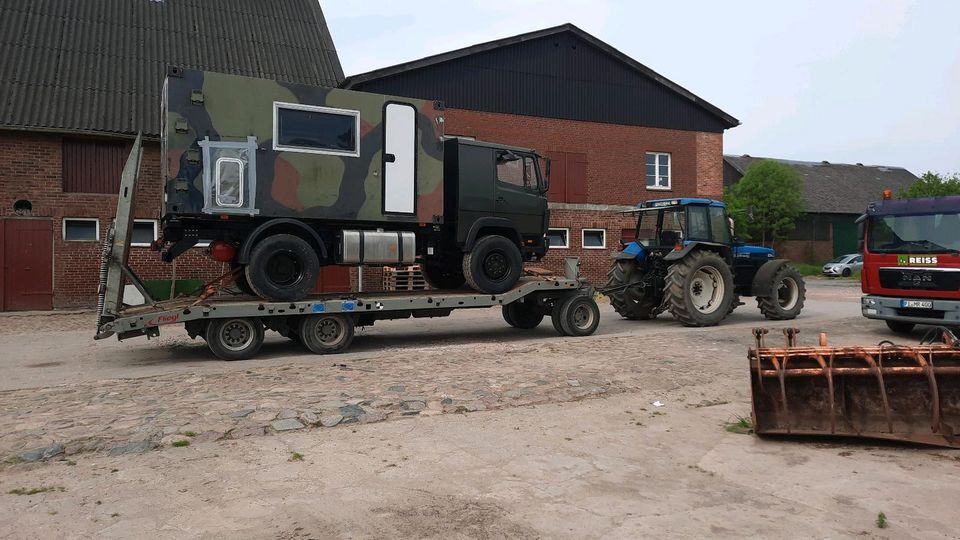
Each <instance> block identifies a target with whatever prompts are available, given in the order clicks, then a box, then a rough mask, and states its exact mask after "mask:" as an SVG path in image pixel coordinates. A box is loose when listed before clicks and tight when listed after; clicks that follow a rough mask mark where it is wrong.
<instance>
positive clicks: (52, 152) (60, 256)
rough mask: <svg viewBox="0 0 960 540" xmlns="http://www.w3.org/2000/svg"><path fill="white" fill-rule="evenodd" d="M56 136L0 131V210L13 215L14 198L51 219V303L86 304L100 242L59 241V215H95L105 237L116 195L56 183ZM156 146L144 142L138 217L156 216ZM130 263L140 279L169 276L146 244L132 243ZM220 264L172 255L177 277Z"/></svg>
mask: <svg viewBox="0 0 960 540" xmlns="http://www.w3.org/2000/svg"><path fill="white" fill-rule="evenodd" d="M61 149H62V138H61V137H60V136H58V135H48V134H41V133H31V132H25V131H0V215H2V216H3V217H11V216H14V211H13V205H14V202H16V201H17V200H20V199H25V200H28V201H30V203H31V204H32V205H33V209H32V213H31V215H32V216H33V217H48V218H51V219H52V220H53V230H54V234H53V237H54V240H53V261H54V272H53V281H54V283H53V291H54V297H53V305H54V307H55V308H71V307H89V306H92V305H94V304H95V303H96V293H97V280H98V276H99V264H100V263H99V261H100V249H101V245H100V242H67V241H64V240H63V235H62V230H63V229H62V221H63V218H65V217H67V218H97V219H98V221H99V227H100V239H101V240H102V239H103V238H105V237H106V234H107V230H108V228H109V226H110V221H111V220H112V219H113V216H114V214H115V213H116V209H117V196H116V195H109V194H98V193H65V192H64V191H63V187H62V184H63V182H62V175H63V172H62V167H63V165H62V161H61ZM161 194H162V189H161V180H160V147H159V144H157V143H145V144H144V154H143V160H142V162H141V169H140V180H139V184H138V185H137V206H136V211H135V217H136V218H138V219H158V218H159V217H160V206H161V202H162V198H161V197H162V196H161ZM130 260H131V266H132V267H133V269H134V271H135V272H137V274H138V275H140V277H142V278H143V279H170V278H171V277H172V272H173V268H172V267H171V265H169V264H165V263H163V262H161V261H160V255H159V253H157V252H154V251H151V250H149V249H148V248H132V253H131V257H130ZM220 269H221V265H220V263H217V262H215V261H213V260H212V259H209V258H208V257H206V256H205V255H204V253H203V249H201V248H195V249H193V250H191V252H190V253H188V254H185V255H184V256H182V257H180V258H179V259H177V269H176V270H177V277H178V279H212V278H214V277H216V276H217V275H219V273H220Z"/></svg>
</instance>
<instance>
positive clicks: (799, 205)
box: [724, 159, 803, 244]
mask: <svg viewBox="0 0 960 540" xmlns="http://www.w3.org/2000/svg"><path fill="white" fill-rule="evenodd" d="M802 192H803V178H802V177H801V176H800V173H798V172H797V171H795V170H793V168H792V167H790V166H788V165H784V164H782V163H778V162H776V161H771V160H767V159H765V160H761V161H757V162H755V163H754V164H753V165H751V166H750V168H749V169H747V173H746V174H745V175H743V178H741V179H740V181H739V182H737V183H736V184H734V185H733V186H731V187H730V188H727V190H726V193H725V195H724V201H725V202H726V203H727V208H728V212H729V214H730V216H731V217H733V219H734V221H735V223H736V230H737V235H738V236H740V237H742V238H744V239H745V240H753V241H757V240H759V241H760V243H761V244H766V243H767V241H768V240H783V239H784V238H786V237H787V235H788V234H790V232H791V231H793V229H794V227H795V226H796V220H797V217H799V216H800V213H801V212H803V198H802Z"/></svg>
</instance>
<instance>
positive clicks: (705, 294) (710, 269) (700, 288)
mask: <svg viewBox="0 0 960 540" xmlns="http://www.w3.org/2000/svg"><path fill="white" fill-rule="evenodd" d="M664 294H665V295H666V296H667V298H668V306H669V309H670V313H672V314H673V317H674V318H675V319H677V320H678V321H680V324H682V325H684V326H715V325H717V324H719V323H720V321H722V320H723V319H724V318H726V316H727V315H729V314H730V302H732V301H733V274H732V273H731V272H730V267H729V266H728V265H727V262H726V261H724V260H723V259H722V258H721V257H720V256H719V255H717V254H716V253H714V252H712V251H706V250H699V251H694V252H692V253H690V254H688V255H687V256H686V257H684V258H683V259H680V260H679V261H676V262H674V263H673V264H672V265H670V270H669V271H668V272H667V285H666V287H665V288H664Z"/></svg>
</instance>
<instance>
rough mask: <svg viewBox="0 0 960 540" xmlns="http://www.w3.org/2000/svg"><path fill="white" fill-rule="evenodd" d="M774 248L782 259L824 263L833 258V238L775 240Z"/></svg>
mask: <svg viewBox="0 0 960 540" xmlns="http://www.w3.org/2000/svg"><path fill="white" fill-rule="evenodd" d="M773 249H774V250H776V252H777V257H778V258H780V259H789V260H791V261H796V262H804V263H810V264H823V263H825V262H827V261H829V260H831V259H833V240H785V241H782V242H774V244H773Z"/></svg>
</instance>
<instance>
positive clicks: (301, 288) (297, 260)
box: [245, 234, 320, 302]
mask: <svg viewBox="0 0 960 540" xmlns="http://www.w3.org/2000/svg"><path fill="white" fill-rule="evenodd" d="M245 272H246V276H247V283H248V284H249V286H250V288H251V289H253V292H255V293H257V296H259V297H261V298H265V299H267V300H276V301H280V302H294V301H296V300H300V299H302V298H304V297H305V296H307V295H308V294H310V291H311V290H313V288H314V287H315V286H316V285H317V277H318V276H319V274H320V259H319V258H318V257H317V252H316V251H314V249H313V247H312V246H311V245H310V244H309V243H308V242H307V241H306V240H304V239H303V238H300V237H299V236H294V235H292V234H275V235H273V236H268V237H266V238H264V239H263V240H261V241H260V242H258V243H257V245H255V246H253V250H252V251H251V252H250V262H249V263H248V264H247V267H246V269H245Z"/></svg>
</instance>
